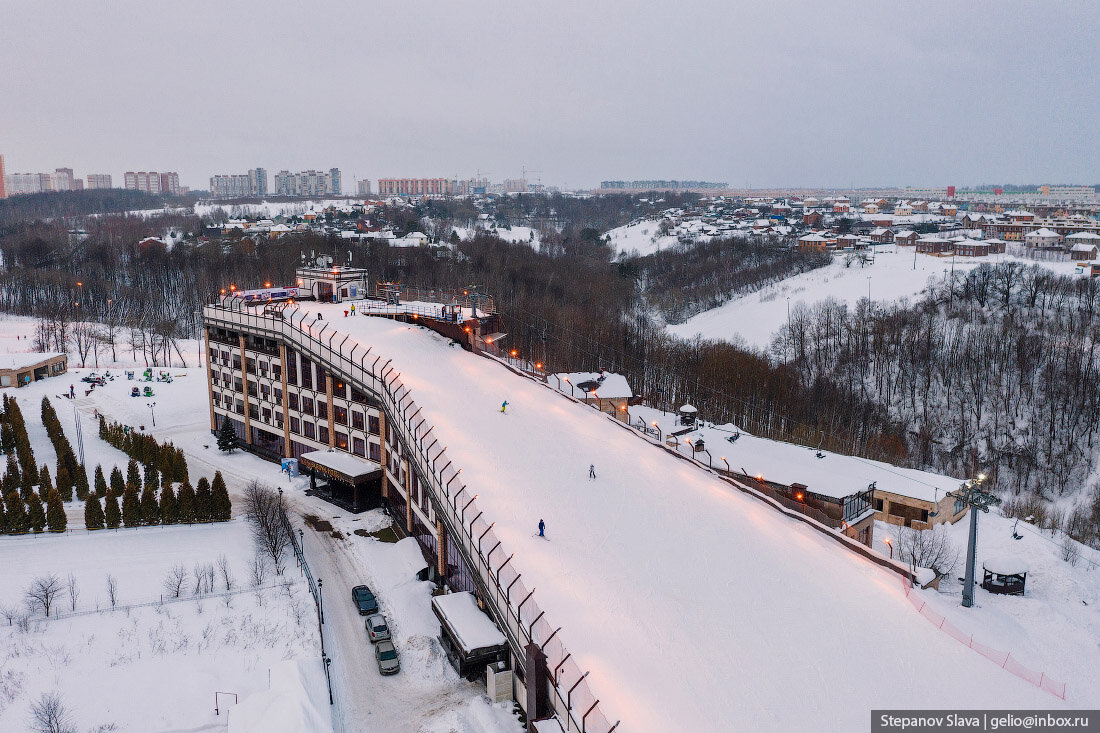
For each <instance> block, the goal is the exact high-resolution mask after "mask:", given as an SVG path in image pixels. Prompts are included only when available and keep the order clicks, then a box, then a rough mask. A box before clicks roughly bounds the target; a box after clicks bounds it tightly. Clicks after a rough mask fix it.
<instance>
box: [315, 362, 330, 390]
mask: <svg viewBox="0 0 1100 733" xmlns="http://www.w3.org/2000/svg"><path fill="white" fill-rule="evenodd" d="M327 378H328V373H327V372H326V371H325V370H324V369H322V368H321V365H320V364H318V365H317V391H318V392H320V391H321V390H323V389H325V380H326V379H327Z"/></svg>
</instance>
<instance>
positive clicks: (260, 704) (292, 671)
mask: <svg viewBox="0 0 1100 733" xmlns="http://www.w3.org/2000/svg"><path fill="white" fill-rule="evenodd" d="M270 677H271V685H270V687H269V688H268V689H267V690H264V691H263V692H257V693H254V694H252V695H249V696H248V697H246V698H245V699H244V700H242V701H241V702H240V704H239V705H235V706H233V707H230V708H229V733H301V731H309V732H310V733H332V719H331V716H330V715H329V709H328V708H329V702H328V691H327V688H326V685H325V672H324V670H323V669H322V668H321V662H320V660H312V661H306V660H297V661H286V662H279V663H278V664H275V665H273V666H272V667H271V670H270Z"/></svg>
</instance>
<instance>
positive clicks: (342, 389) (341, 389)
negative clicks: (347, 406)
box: [332, 382, 348, 400]
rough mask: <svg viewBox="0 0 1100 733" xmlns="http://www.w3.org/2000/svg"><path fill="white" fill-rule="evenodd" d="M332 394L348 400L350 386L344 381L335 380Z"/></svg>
mask: <svg viewBox="0 0 1100 733" xmlns="http://www.w3.org/2000/svg"><path fill="white" fill-rule="evenodd" d="M332 394H333V396H334V397H339V398H340V399H342V400H346V399H347V398H348V386H347V385H346V384H344V383H343V382H334V383H333V385H332Z"/></svg>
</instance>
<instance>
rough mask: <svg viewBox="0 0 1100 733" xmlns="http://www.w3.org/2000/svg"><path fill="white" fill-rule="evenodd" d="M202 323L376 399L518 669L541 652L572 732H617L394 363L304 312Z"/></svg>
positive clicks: (226, 306)
mask: <svg viewBox="0 0 1100 733" xmlns="http://www.w3.org/2000/svg"><path fill="white" fill-rule="evenodd" d="M479 305H480V304H479ZM482 307H483V306H482ZM203 318H204V320H205V321H206V322H207V323H208V324H214V325H220V326H229V327H232V328H234V329H237V330H248V329H252V330H254V331H255V332H257V333H263V334H266V335H270V334H273V333H274V334H278V335H279V336H281V337H282V338H283V339H284V340H285V341H286V342H287V343H290V344H292V345H293V346H294V347H295V348H297V349H298V350H300V351H301V352H302V353H304V354H306V355H308V356H309V358H311V359H313V360H315V361H317V362H320V363H324V364H325V365H326V367H327V368H328V369H329V370H330V371H331V372H333V373H334V374H336V375H338V376H339V377H341V378H343V379H344V380H345V381H348V382H350V383H352V384H358V385H359V386H360V387H361V388H362V389H364V390H365V391H367V392H370V393H372V394H373V395H374V396H375V397H376V398H377V399H378V400H379V402H380V404H381V407H382V410H383V412H384V413H385V414H386V417H387V421H388V426H389V427H390V429H392V430H393V431H394V434H395V435H396V436H397V439H398V442H399V443H400V444H401V446H402V449H403V453H404V454H405V456H406V457H407V458H408V459H409V460H411V461H413V462H414V463H415V464H416V465H417V467H418V468H419V469H420V473H421V475H422V476H423V477H425V480H424V481H423V482H422V485H423V486H424V487H426V488H427V490H428V491H429V492H430V496H431V497H432V503H433V506H434V507H435V513H436V517H437V519H438V520H439V521H441V522H442V523H443V525H444V527H445V529H446V531H447V533H448V534H449V535H450V536H451V537H452V538H453V539H454V540H455V544H456V546H457V547H458V549H459V552H460V554H462V555H463V559H464V560H465V561H466V564H467V566H468V567H469V568H470V570H471V572H472V573H473V574H474V576H475V582H476V583H477V585H478V588H479V591H480V593H481V595H482V597H483V598H484V599H485V600H486V601H487V602H488V606H489V608H490V610H491V611H492V614H493V616H494V617H495V619H496V620H497V623H498V624H499V625H500V627H501V629H502V630H503V631H504V633H505V635H506V637H507V638H508V641H509V644H510V646H511V647H512V650H513V652H514V657H515V661H516V665H517V667H520V668H521V670H522V671H524V672H527V670H526V669H525V667H526V658H525V654H524V650H525V648H526V646H527V645H528V644H531V643H533V644H535V645H537V646H538V647H539V648H540V649H541V650H542V652H543V653H544V654H545V655H546V658H547V670H546V671H547V673H548V677H549V684H550V690H549V692H550V693H551V695H550V703H551V705H552V707H553V711H554V713H555V714H557V715H558V717H559V719H560V720H561V721H562V723H563V725H564V726H565V728H566V730H567V731H581V732H582V733H589V732H591V733H610V732H611V731H613V730H615V728H617V727H618V722H616V723H614V724H611V722H610V721H609V720H608V719H607V717H606V716H605V715H604V713H603V712H602V711H601V710H600V708H599V699H598V698H597V697H596V696H595V694H594V693H593V691H592V689H591V687H590V686H589V684H588V681H587V677H588V672H587V671H583V670H582V669H581V668H580V667H579V666H578V664H577V660H576V659H575V658H574V657H573V655H572V654H570V653H569V651H568V650H567V649H566V647H565V646H564V644H563V643H562V638H561V636H560V635H559V631H560V628H557V627H554V626H553V625H552V624H551V623H550V619H549V618H548V617H547V614H546V612H545V611H543V610H542V609H541V608H540V607H539V605H538V601H537V600H535V599H534V598H533V596H534V593H535V589H534V588H533V587H529V585H528V583H527V582H526V581H525V580H524V578H523V574H522V573H521V572H520V571H519V569H518V568H517V564H515V563H513V559H514V557H515V555H514V553H508V552H507V551H506V549H505V548H504V547H503V543H502V541H501V540H500V538H499V537H498V536H497V535H496V533H495V532H494V530H493V527H494V523H493V522H491V521H490V518H489V517H486V516H485V513H484V511H482V510H479V509H478V507H477V505H476V504H477V502H476V499H475V498H474V497H475V494H476V492H474V491H471V490H470V489H469V488H468V487H467V486H466V484H464V483H463V482H462V481H461V479H460V473H461V469H460V468H459V467H458V466H456V465H455V463H454V461H453V460H452V459H450V458H448V457H447V456H446V449H445V447H444V446H442V445H440V442H439V439H438V436H433V435H432V432H433V431H434V426H433V425H431V424H430V423H428V421H427V418H426V416H423V415H421V409H420V407H419V406H418V405H417V404H416V402H415V401H414V400H413V399H412V396H411V393H410V391H409V389H408V387H406V386H405V385H404V383H402V381H401V378H400V375H399V373H398V372H397V370H396V369H395V368H394V367H393V366H392V359H389V358H387V357H385V356H384V355H382V354H375V353H373V348H371V347H365V346H363V345H362V344H360V343H359V342H357V341H356V340H354V339H352V338H351V337H350V336H349V335H347V334H341V333H339V332H338V331H337V329H336V327H334V326H333V324H332V323H331V322H329V321H323V320H313V319H310V318H309V317H308V316H306V315H305V314H303V313H302V311H300V310H298V309H289V308H288V309H284V310H283V311H282V312H281V313H280V314H279V315H278V316H276V315H273V314H265V313H262V312H260V313H256V312H252V311H251V310H249V309H245V308H243V307H242V305H241V304H240V303H239V302H235V301H234V300H233V299H227V300H224V301H223V302H222V303H221V304H218V305H211V306H207V307H205V308H204V309H203ZM460 501H461V505H462V508H463V511H462V512H461V513H460V512H459V502H460ZM311 588H312V586H311ZM326 668H327V667H326ZM528 677H529V675H528Z"/></svg>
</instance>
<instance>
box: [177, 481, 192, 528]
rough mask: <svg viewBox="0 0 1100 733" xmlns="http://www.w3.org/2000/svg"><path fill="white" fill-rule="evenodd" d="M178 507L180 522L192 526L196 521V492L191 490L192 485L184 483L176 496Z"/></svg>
mask: <svg viewBox="0 0 1100 733" xmlns="http://www.w3.org/2000/svg"><path fill="white" fill-rule="evenodd" d="M176 507H177V512H178V513H179V520H180V522H183V523H185V524H192V523H194V521H195V490H194V489H193V488H191V484H190V483H188V482H187V481H184V482H183V483H182V484H181V485H180V491H179V494H178V495H177V496H176Z"/></svg>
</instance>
